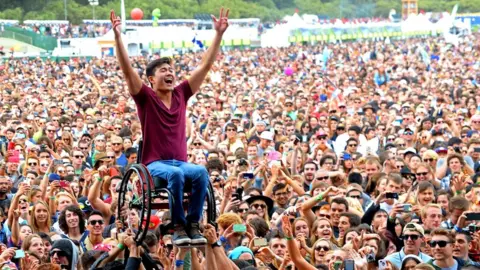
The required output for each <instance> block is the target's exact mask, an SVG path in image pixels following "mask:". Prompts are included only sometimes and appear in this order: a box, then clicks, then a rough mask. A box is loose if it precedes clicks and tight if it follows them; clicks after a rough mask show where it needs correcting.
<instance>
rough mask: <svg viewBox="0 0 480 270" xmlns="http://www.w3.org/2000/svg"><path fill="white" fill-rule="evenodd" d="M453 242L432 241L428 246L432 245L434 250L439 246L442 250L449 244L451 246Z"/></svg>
mask: <svg viewBox="0 0 480 270" xmlns="http://www.w3.org/2000/svg"><path fill="white" fill-rule="evenodd" d="M451 243H452V242H451V241H445V240H440V241H430V242H429V243H428V244H429V245H430V247H432V248H434V247H436V246H437V245H438V246H439V247H441V248H444V247H446V246H447V245H448V244H451Z"/></svg>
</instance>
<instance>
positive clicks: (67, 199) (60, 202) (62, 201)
mask: <svg viewBox="0 0 480 270" xmlns="http://www.w3.org/2000/svg"><path fill="white" fill-rule="evenodd" d="M55 197H56V200H55V202H56V203H57V210H58V211H59V212H62V211H63V209H65V207H67V206H69V205H72V204H74V203H76V200H75V198H74V197H73V196H72V195H71V194H70V193H67V192H59V193H57V195H55Z"/></svg>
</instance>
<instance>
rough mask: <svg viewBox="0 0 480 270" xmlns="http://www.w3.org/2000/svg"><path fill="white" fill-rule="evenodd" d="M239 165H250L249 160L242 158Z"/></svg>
mask: <svg viewBox="0 0 480 270" xmlns="http://www.w3.org/2000/svg"><path fill="white" fill-rule="evenodd" d="M238 166H248V162H247V160H246V159H244V158H241V159H240V160H239V161H238Z"/></svg>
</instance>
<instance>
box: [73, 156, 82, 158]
mask: <svg viewBox="0 0 480 270" xmlns="http://www.w3.org/2000/svg"><path fill="white" fill-rule="evenodd" d="M73 157H74V158H83V156H73Z"/></svg>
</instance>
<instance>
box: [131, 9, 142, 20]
mask: <svg viewBox="0 0 480 270" xmlns="http://www.w3.org/2000/svg"><path fill="white" fill-rule="evenodd" d="M130 17H132V19H134V20H141V19H142V18H143V11H142V10H141V9H139V8H134V9H132V12H130Z"/></svg>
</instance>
